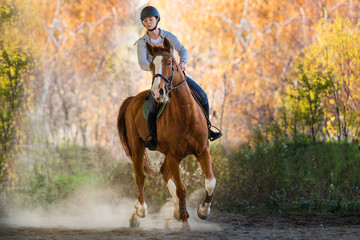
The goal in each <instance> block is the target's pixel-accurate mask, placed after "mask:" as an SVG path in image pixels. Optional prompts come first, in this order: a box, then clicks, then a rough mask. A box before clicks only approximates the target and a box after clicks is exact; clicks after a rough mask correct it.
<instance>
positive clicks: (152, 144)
mask: <svg viewBox="0 0 360 240" xmlns="http://www.w3.org/2000/svg"><path fill="white" fill-rule="evenodd" d="M156 115H157V114H156V112H155V113H153V112H150V111H148V116H147V126H148V130H149V136H148V137H147V138H146V141H145V142H144V147H146V148H148V149H149V150H151V151H155V150H156V146H157V137H156Z"/></svg>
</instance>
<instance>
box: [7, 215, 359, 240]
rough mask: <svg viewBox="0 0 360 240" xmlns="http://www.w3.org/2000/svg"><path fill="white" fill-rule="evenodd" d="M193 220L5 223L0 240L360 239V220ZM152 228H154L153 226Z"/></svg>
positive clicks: (214, 217)
mask: <svg viewBox="0 0 360 240" xmlns="http://www.w3.org/2000/svg"><path fill="white" fill-rule="evenodd" d="M199 221H200V220H196V221H195V220H192V221H190V223H191V224H192V226H193V227H192V230H191V231H189V232H181V230H180V228H181V224H180V223H173V222H171V223H169V224H170V225H172V226H173V227H170V228H168V229H166V228H164V227H163V226H164V225H163V224H162V223H161V222H160V221H158V225H159V227H146V224H145V226H144V227H140V228H138V229H130V228H127V227H120V228H111V229H107V228H98V229H91V228H90V229H86V228H84V229H71V228H62V227H57V228H38V227H21V226H9V225H8V224H6V221H4V219H2V221H1V222H2V223H1V224H0V239H194V240H195V239H360V216H359V215H351V216H313V215H312V216H288V215H287V216H286V215H283V216H279V215H237V214H225V213H216V214H214V215H212V217H211V218H210V219H209V220H208V221H202V222H199ZM152 225H153V224H152Z"/></svg>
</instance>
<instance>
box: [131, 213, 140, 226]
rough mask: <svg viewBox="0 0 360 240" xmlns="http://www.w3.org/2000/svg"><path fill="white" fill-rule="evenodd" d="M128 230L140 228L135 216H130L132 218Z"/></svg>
mask: <svg viewBox="0 0 360 240" xmlns="http://www.w3.org/2000/svg"><path fill="white" fill-rule="evenodd" d="M129 224H130V228H137V227H139V226H140V222H139V220H137V217H136V215H135V214H133V215H132V217H131V218H130V219H129Z"/></svg>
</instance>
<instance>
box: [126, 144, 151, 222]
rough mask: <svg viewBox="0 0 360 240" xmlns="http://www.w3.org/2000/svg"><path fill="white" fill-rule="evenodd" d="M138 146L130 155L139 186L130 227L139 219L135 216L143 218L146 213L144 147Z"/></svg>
mask: <svg viewBox="0 0 360 240" xmlns="http://www.w3.org/2000/svg"><path fill="white" fill-rule="evenodd" d="M137 146H140V147H138V148H137V149H136V151H134V155H133V157H132V162H133V166H134V169H135V177H136V184H137V186H138V188H139V195H138V199H137V200H136V202H135V205H134V207H135V211H134V213H133V215H132V217H131V218H130V227H138V226H139V221H138V220H137V218H136V216H138V217H140V218H144V217H146V215H147V205H146V202H145V197H144V183H145V173H144V153H145V148H144V147H143V146H142V145H141V144H140V145H137Z"/></svg>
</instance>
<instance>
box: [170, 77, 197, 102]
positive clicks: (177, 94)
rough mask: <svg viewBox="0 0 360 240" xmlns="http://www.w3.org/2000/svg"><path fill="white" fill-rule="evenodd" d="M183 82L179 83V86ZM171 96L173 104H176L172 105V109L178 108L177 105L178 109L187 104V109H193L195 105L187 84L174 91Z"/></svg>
mask: <svg viewBox="0 0 360 240" xmlns="http://www.w3.org/2000/svg"><path fill="white" fill-rule="evenodd" d="M181 81H183V80H181ZM181 81H179V82H178V83H177V84H180V83H181ZM177 84H176V85H177ZM171 94H172V96H171V99H172V100H171V102H173V103H174V104H172V105H173V106H172V107H176V106H175V105H177V107H178V106H183V105H185V104H186V105H187V108H192V107H193V104H194V103H195V101H194V99H193V96H192V95H191V90H190V87H189V85H188V84H187V83H186V82H185V83H184V84H183V85H182V86H180V87H179V88H177V89H175V90H173V92H172V93H171Z"/></svg>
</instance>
